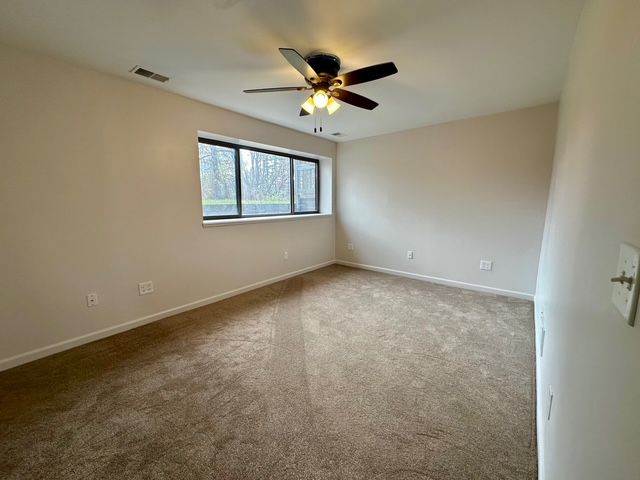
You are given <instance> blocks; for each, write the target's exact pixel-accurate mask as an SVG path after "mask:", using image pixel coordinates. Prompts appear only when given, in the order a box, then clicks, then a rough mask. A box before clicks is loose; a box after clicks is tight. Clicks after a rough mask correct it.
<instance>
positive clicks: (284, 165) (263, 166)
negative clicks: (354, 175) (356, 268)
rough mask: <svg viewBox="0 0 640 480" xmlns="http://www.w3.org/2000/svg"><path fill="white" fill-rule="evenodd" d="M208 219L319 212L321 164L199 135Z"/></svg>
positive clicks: (203, 187)
mask: <svg viewBox="0 0 640 480" xmlns="http://www.w3.org/2000/svg"><path fill="white" fill-rule="evenodd" d="M198 149H199V154H200V183H201V187H202V215H203V218H204V219H205V220H216V219H223V218H241V217H264V216H274V215H302V214H309V213H318V211H319V205H320V202H319V184H318V182H319V172H318V170H319V162H318V160H315V159H311V158H302V157H299V156H295V155H288V154H284V153H280V152H272V151H268V150H262V149H258V148H251V147H244V146H240V145H234V144H230V143H225V142H218V141H214V140H209V139H206V138H199V139H198Z"/></svg>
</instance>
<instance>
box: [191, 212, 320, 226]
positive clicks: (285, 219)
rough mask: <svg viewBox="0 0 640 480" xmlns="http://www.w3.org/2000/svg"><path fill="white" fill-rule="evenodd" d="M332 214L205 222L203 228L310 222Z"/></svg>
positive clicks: (227, 219)
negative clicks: (299, 221)
mask: <svg viewBox="0 0 640 480" xmlns="http://www.w3.org/2000/svg"><path fill="white" fill-rule="evenodd" d="M331 216H332V214H331V213H310V214H308V215H277V216H273V217H250V218H225V219H222V220H203V221H202V226H203V227H205V228H206V227H225V226H228V225H243V224H246V223H268V222H290V221H292V220H308V219H311V218H326V217H331Z"/></svg>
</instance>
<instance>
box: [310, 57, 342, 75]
mask: <svg viewBox="0 0 640 480" xmlns="http://www.w3.org/2000/svg"><path fill="white" fill-rule="evenodd" d="M305 60H306V61H307V63H308V64H309V65H311V67H312V68H313V69H314V70H315V71H316V73H317V74H318V75H320V77H321V78H333V77H337V76H338V72H339V71H340V59H339V58H338V57H336V56H335V55H331V54H330V53H312V54H311V55H308V56H306V57H305Z"/></svg>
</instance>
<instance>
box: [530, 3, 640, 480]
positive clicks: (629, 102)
mask: <svg viewBox="0 0 640 480" xmlns="http://www.w3.org/2000/svg"><path fill="white" fill-rule="evenodd" d="M639 25H640V2H638V1H637V0H597V1H590V2H589V3H587V5H586V7H585V11H584V13H583V16H582V20H581V24H580V27H579V30H578V34H577V38H576V43H575V46H574V53H573V56H572V60H571V68H570V73H569V78H568V80H567V84H566V86H565V90H564V94H563V98H562V102H561V105H562V106H561V114H560V123H559V133H558V145H557V150H556V158H555V165H554V173H553V180H552V190H551V195H550V200H549V210H548V217H547V226H546V229H545V240H544V246H543V253H542V255H541V263H540V276H539V281H538V292H537V296H536V307H537V309H538V313H539V314H540V313H541V312H543V321H544V324H545V326H546V330H547V333H546V340H545V347H544V356H543V357H542V359H541V360H540V362H541V365H540V368H539V405H540V406H541V407H542V409H546V405H547V400H548V398H547V395H548V391H549V387H551V388H552V390H553V392H554V400H553V411H552V415H551V420H550V421H546V420H545V418H546V411H544V410H542V411H541V413H542V412H544V413H543V415H544V418H541V420H540V424H539V428H540V433H541V435H540V441H541V443H542V449H541V454H542V457H541V459H542V460H543V468H542V469H541V478H542V479H544V480H602V479H607V480H630V479H632V478H633V479H637V478H640V413H639V412H640V318H638V317H636V318H637V319H636V326H635V327H630V326H628V325H627V324H626V321H625V320H624V319H623V318H622V316H621V315H620V314H618V313H617V311H616V310H615V308H614V307H613V304H612V303H611V301H610V296H611V284H610V282H609V278H610V277H612V276H613V275H614V274H615V273H616V266H617V260H618V250H619V245H620V243H621V242H629V243H632V244H635V245H637V246H640V90H639V86H640V29H639V27H638V26H639ZM540 320H542V319H540ZM539 323H542V321H539Z"/></svg>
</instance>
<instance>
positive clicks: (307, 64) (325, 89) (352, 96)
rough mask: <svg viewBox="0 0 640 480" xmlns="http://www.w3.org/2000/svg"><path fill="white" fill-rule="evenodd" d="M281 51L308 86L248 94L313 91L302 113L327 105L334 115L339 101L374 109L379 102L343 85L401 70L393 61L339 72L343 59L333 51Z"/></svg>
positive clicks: (272, 89)
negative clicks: (302, 53)
mask: <svg viewBox="0 0 640 480" xmlns="http://www.w3.org/2000/svg"><path fill="white" fill-rule="evenodd" d="M279 50H280V53H282V55H283V56H284V58H286V59H287V61H288V62H289V63H290V64H291V66H293V68H295V69H296V70H297V71H298V72H300V73H301V74H302V76H303V77H304V79H305V81H306V82H307V85H306V86H301V87H275V88H254V89H250V90H244V92H245V93H269V92H288V91H296V92H302V91H306V90H313V93H312V94H311V96H310V97H309V98H308V99H307V101H305V102H304V103H303V104H302V109H301V110H300V116H301V117H302V116H304V115H311V114H313V112H314V111H315V109H316V108H319V109H322V108H325V107H326V109H327V111H328V112H329V115H331V114H333V113H334V112H335V111H336V110H338V108H340V104H339V103H338V102H337V101H336V100H340V101H342V102H345V103H349V104H351V105H354V106H356V107H360V108H364V109H366V110H373V109H374V108H376V107H377V106H378V103H377V102H374V101H373V100H371V99H369V98H367V97H363V96H362V95H358V94H357V93H353V92H350V91H348V90H344V88H342V87H348V86H350V85H357V84H358V83H365V82H371V81H372V80H378V79H379V78H384V77H387V76H389V75H393V74H395V73H398V69H397V68H396V66H395V64H394V63H393V62H387V63H380V64H378V65H371V66H369V67H364V68H359V69H358V70H353V71H351V72H347V73H343V74H342V75H338V72H339V71H340V59H339V58H338V57H336V56H335V55H331V54H329V53H312V54H310V55H307V56H306V57H303V56H302V55H300V54H299V53H298V52H297V51H296V50H294V49H293V48H280V49H279Z"/></svg>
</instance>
